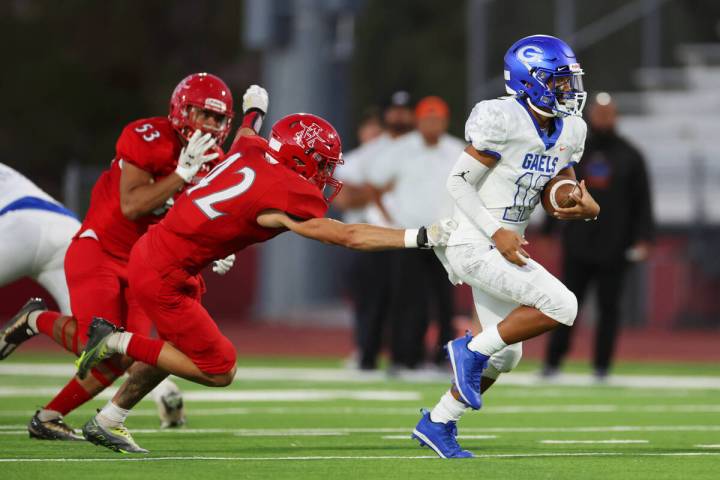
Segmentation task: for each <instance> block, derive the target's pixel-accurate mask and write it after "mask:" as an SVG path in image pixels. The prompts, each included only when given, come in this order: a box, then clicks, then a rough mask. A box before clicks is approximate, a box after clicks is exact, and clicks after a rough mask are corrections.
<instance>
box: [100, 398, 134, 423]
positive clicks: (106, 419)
mask: <svg viewBox="0 0 720 480" xmlns="http://www.w3.org/2000/svg"><path fill="white" fill-rule="evenodd" d="M129 413H130V410H125V409H124V408H120V407H118V406H117V405H115V404H114V403H113V402H112V400H109V401H108V403H107V404H106V405H105V406H104V407H103V408H102V410H100V411H99V412H98V414H97V416H96V417H95V418H96V419H97V422H98V423H99V424H100V425H102V426H103V427H119V426H120V425H122V424H123V423H125V419H126V418H127V417H128V414H129Z"/></svg>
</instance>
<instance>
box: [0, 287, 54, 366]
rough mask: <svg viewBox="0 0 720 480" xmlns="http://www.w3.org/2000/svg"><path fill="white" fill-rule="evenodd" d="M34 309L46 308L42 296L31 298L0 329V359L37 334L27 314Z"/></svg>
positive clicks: (3, 358)
mask: <svg viewBox="0 0 720 480" xmlns="http://www.w3.org/2000/svg"><path fill="white" fill-rule="evenodd" d="M36 310H47V306H46V305H45V302H44V301H43V299H42V298H31V299H30V300H28V301H27V303H26V304H25V305H24V306H23V307H22V308H21V309H20V311H19V312H18V313H16V314H15V316H14V317H13V318H12V319H10V321H9V322H7V323H6V324H5V326H4V327H3V329H2V330H1V331H0V360H5V359H6V358H7V357H9V356H10V354H11V353H12V352H14V351H15V349H16V348H17V347H19V346H20V344H22V343H23V342H25V341H26V340H28V339H29V338H32V337H34V336H35V335H37V333H36V332H34V331H33V330H32V328H30V325H29V324H28V316H29V315H30V313H31V312H34V311H36Z"/></svg>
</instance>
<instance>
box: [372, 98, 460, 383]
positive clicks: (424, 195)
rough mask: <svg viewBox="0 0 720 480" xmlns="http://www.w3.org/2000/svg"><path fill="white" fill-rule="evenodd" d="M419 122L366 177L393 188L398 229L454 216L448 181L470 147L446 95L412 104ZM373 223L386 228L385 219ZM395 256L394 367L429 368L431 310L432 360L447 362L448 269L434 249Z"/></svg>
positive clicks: (387, 202) (392, 219)
mask: <svg viewBox="0 0 720 480" xmlns="http://www.w3.org/2000/svg"><path fill="white" fill-rule="evenodd" d="M415 119H416V127H417V129H416V130H415V131H414V132H411V133H408V134H406V135H404V136H402V137H400V138H399V139H397V140H396V141H395V142H394V143H393V144H392V145H391V146H390V147H389V148H387V149H386V150H384V151H383V152H381V154H380V156H379V158H378V159H377V160H376V162H375V166H374V168H372V169H371V170H370V172H369V174H368V175H369V181H370V183H372V184H373V185H375V186H376V187H377V188H384V186H385V185H391V186H392V187H391V188H390V189H389V190H388V191H387V193H385V194H384V195H383V196H382V198H381V203H382V205H383V206H384V209H383V210H384V212H385V214H386V218H385V219H384V220H385V223H387V224H389V225H391V226H395V227H399V228H413V227H417V226H418V225H428V224H430V223H432V222H433V221H435V220H437V219H439V218H443V217H449V216H451V215H452V209H453V203H452V199H451V198H450V195H449V194H448V192H447V190H446V188H445V179H446V178H447V176H448V175H449V173H450V170H451V169H452V166H453V165H454V164H455V162H456V161H457V158H458V156H459V155H460V153H461V152H462V151H463V149H464V148H465V142H463V141H462V140H460V139H458V138H455V137H453V136H451V135H448V134H447V129H448V124H449V120H450V109H449V107H448V104H447V103H446V102H445V100H443V99H442V98H440V97H437V96H429V97H425V98H423V99H421V100H420V101H419V102H418V104H417V106H416V107H415ZM371 220H373V219H371ZM374 220H375V221H373V223H381V222H382V220H383V219H374ZM392 255H393V256H392V264H391V266H390V277H389V278H390V310H389V311H390V317H391V318H392V341H391V362H392V367H393V368H395V369H404V368H408V369H415V368H418V367H420V366H422V365H423V364H424V362H425V342H424V340H425V334H426V332H427V329H428V325H429V323H430V317H431V312H433V313H434V318H435V319H436V321H437V325H438V340H437V345H436V348H435V351H434V352H433V362H436V363H438V364H444V363H445V360H444V354H443V349H442V346H443V345H445V344H446V343H447V342H448V341H449V340H451V339H452V338H453V337H454V335H455V332H454V329H453V328H452V318H453V314H454V307H453V288H452V285H451V284H450V282H449V281H448V278H447V272H445V269H444V268H443V266H442V264H441V263H440V262H439V261H438V260H437V258H436V257H435V254H434V253H433V252H432V251H431V250H400V251H397V252H393V254H392Z"/></svg>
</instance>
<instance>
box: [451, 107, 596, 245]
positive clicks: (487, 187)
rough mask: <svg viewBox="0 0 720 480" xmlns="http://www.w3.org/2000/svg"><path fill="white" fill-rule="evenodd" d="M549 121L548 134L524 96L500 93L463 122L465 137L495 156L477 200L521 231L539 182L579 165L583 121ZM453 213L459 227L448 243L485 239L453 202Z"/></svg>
mask: <svg viewBox="0 0 720 480" xmlns="http://www.w3.org/2000/svg"><path fill="white" fill-rule="evenodd" d="M553 121H554V129H552V130H553V131H552V132H551V133H550V134H548V133H547V132H545V131H543V130H542V129H541V128H540V127H539V125H538V123H537V121H536V120H535V117H533V116H532V114H531V113H530V110H529V107H528V106H527V104H525V103H524V101H523V100H520V99H518V98H516V97H504V98H499V99H495V100H485V101H482V102H480V103H478V104H477V105H475V107H474V108H473V110H472V112H471V113H470V116H469V118H468V120H467V123H466V124H465V139H466V140H467V141H468V142H469V143H471V144H472V146H473V147H474V148H475V149H476V150H478V151H479V152H484V153H487V154H489V155H491V156H494V157H495V158H496V159H497V163H496V164H495V166H494V167H493V168H492V169H490V171H489V172H488V173H487V175H486V176H485V178H484V179H483V181H482V182H481V184H480V185H479V187H478V195H480V199H481V200H482V202H483V203H484V204H485V207H486V208H487V209H488V211H489V212H490V213H491V214H492V215H493V216H494V217H495V218H496V219H497V220H498V221H499V223H500V225H501V226H502V227H504V228H508V229H511V230H514V231H516V232H518V233H520V234H521V235H522V234H523V233H524V232H525V228H526V227H527V224H528V220H529V218H530V214H531V213H532V211H533V209H534V208H535V206H536V205H537V204H538V202H539V201H540V195H541V194H542V188H543V186H545V184H546V183H547V182H548V181H550V179H551V178H553V177H555V176H556V175H557V174H558V173H559V172H560V171H561V170H563V169H564V168H567V167H569V166H572V165H575V164H577V163H578V162H579V161H580V157H581V156H582V154H583V150H584V145H585V135H586V132H587V125H586V124H585V121H584V120H583V119H582V118H580V117H575V116H572V117H566V118H557V117H556V118H554V119H553ZM453 216H454V218H455V220H456V221H457V222H458V228H457V230H455V231H454V232H453V234H452V235H451V237H450V241H449V243H448V245H462V244H467V243H476V242H483V243H485V242H488V240H489V239H488V238H487V237H486V236H485V234H484V233H482V232H481V231H480V230H479V229H478V228H477V227H475V225H474V224H472V222H471V221H470V220H469V219H468V218H467V217H466V216H465V215H464V214H463V213H462V212H461V211H460V209H459V208H457V206H456V207H455V210H454V215H453Z"/></svg>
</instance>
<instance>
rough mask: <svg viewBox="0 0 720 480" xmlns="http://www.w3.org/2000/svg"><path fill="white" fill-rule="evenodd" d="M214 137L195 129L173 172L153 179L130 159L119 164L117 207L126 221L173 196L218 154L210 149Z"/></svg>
mask: <svg viewBox="0 0 720 480" xmlns="http://www.w3.org/2000/svg"><path fill="white" fill-rule="evenodd" d="M214 147H215V139H213V138H212V136H211V135H210V134H209V133H208V134H205V135H203V134H202V132H201V131H200V130H195V132H194V133H193V135H192V136H191V137H190V139H189V140H188V143H187V145H186V146H185V147H184V148H183V149H182V151H181V153H180V158H178V165H177V168H176V169H175V173H173V174H170V175H168V176H167V177H165V178H163V179H162V180H160V181H158V182H155V181H154V179H153V176H152V174H150V172H147V171H145V170H143V169H141V168H139V167H137V166H135V165H132V163H131V162H123V163H122V173H121V174H120V210H121V211H122V213H123V215H125V217H126V218H128V219H130V220H136V219H138V218H140V217H142V216H144V215H147V214H148V213H150V212H152V211H153V210H155V209H156V208H158V207H161V206H163V205H164V204H165V202H166V201H167V200H168V199H169V198H170V197H172V196H173V194H174V193H175V192H177V191H178V190H179V189H180V188H181V187H182V186H183V185H184V184H185V183H189V182H190V181H191V180H192V179H193V177H194V176H195V174H196V173H197V171H198V170H199V169H200V167H201V166H202V165H203V164H204V163H206V162H209V161H211V160H214V159H216V158H217V157H218V155H219V153H217V152H214V151H213V148H214Z"/></svg>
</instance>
